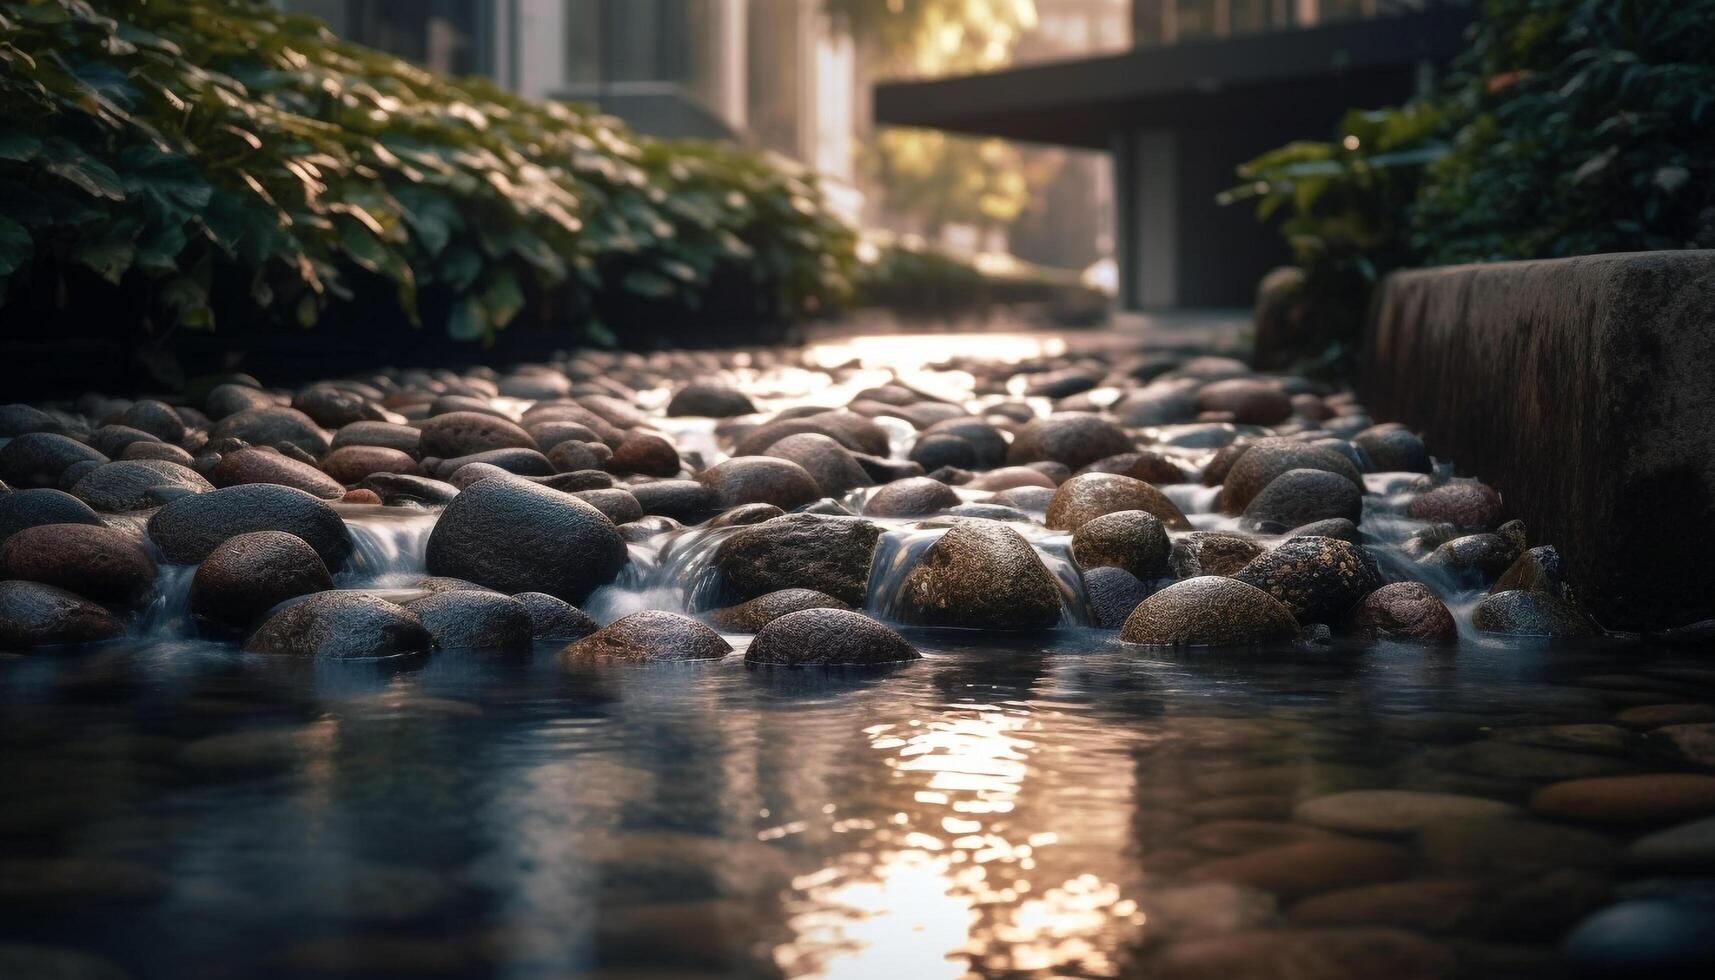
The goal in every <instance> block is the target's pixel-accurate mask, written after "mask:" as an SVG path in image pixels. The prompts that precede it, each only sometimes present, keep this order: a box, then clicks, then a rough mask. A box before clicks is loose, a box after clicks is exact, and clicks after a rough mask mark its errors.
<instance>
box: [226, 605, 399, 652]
mask: <svg viewBox="0 0 1715 980" xmlns="http://www.w3.org/2000/svg"><path fill="white" fill-rule="evenodd" d="M431 645H432V642H431V640H430V638H429V633H428V631H427V630H426V629H424V628H423V624H422V622H421V621H420V620H419V619H418V618H417V617H416V615H415V614H413V613H411V612H409V611H407V610H405V609H403V608H401V607H399V606H396V605H394V604H393V603H391V602H387V601H386V600H384V599H378V598H376V597H375V596H371V595H365V594H363V593H360V592H319V593H316V594H315V595H312V596H309V597H307V598H304V599H300V600H298V601H297V602H295V603H293V604H291V605H288V606H286V607H285V608H284V609H281V610H280V611H279V612H277V613H275V614H274V615H273V616H272V617H270V618H269V619H268V621H267V622H264V623H263V624H262V625H261V626H259V627H258V628H257V629H256V632H254V633H252V634H251V635H250V639H248V640H246V641H245V643H244V649H245V650H246V651H249V652H253V653H266V654H274V655H280V656H291V657H313V658H317V659H324V660H372V659H384V658H389V657H401V656H412V655H419V654H424V653H427V652H428V651H429V648H430V647H431Z"/></svg>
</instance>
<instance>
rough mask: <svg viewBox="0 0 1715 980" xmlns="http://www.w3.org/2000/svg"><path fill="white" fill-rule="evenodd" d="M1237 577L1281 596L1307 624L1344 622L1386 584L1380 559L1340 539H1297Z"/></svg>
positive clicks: (1254, 562) (1294, 613)
mask: <svg viewBox="0 0 1715 980" xmlns="http://www.w3.org/2000/svg"><path fill="white" fill-rule="evenodd" d="M1233 577H1234V579H1236V580H1238V581H1240V582H1244V583H1245V584H1247V585H1253V586H1256V587H1257V588H1259V589H1262V590H1263V591H1265V592H1267V593H1268V594H1269V595H1272V596H1274V597H1275V598H1276V599H1278V600H1280V601H1281V602H1282V603H1283V604H1285V605H1286V606H1287V608H1289V609H1291V610H1292V613H1293V615H1294V616H1296V617H1298V621H1299V622H1301V623H1335V622H1340V621H1342V620H1344V619H1345V618H1346V615H1347V614H1348V613H1349V612H1350V611H1351V610H1352V607H1354V606H1356V605H1357V604H1358V602H1360V601H1361V600H1362V599H1364V597H1366V596H1368V595H1369V594H1370V593H1372V592H1374V591H1375V590H1376V589H1378V588H1380V587H1381V585H1382V580H1381V573H1380V572H1379V571H1378V570H1377V568H1376V563H1375V559H1373V558H1371V557H1370V556H1369V555H1368V554H1367V553H1366V552H1365V551H1364V550H1363V549H1361V548H1359V547H1357V546H1355V545H1352V544H1350V543H1349V542H1346V541H1341V540H1339V539H1337V538H1293V539H1291V540H1288V541H1285V542H1283V543H1281V544H1280V545H1279V546H1278V547H1276V548H1275V549H1274V550H1273V551H1270V552H1267V553H1265V554H1263V555H1261V556H1259V557H1257V558H1256V559H1254V560H1253V561H1251V563H1250V564H1248V565H1246V566H1245V567H1244V568H1242V569H1240V570H1239V571H1238V572H1237V573H1235V574H1234V576H1233Z"/></svg>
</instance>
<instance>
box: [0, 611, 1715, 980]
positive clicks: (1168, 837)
mask: <svg viewBox="0 0 1715 980" xmlns="http://www.w3.org/2000/svg"><path fill="white" fill-rule="evenodd" d="M912 639H913V640H914V642H916V643H918V644H919V646H920V647H921V648H922V649H923V650H924V652H925V653H926V654H927V656H926V658H925V659H924V660H922V661H920V662H917V663H913V664H909V665H905V666H901V667H898V668H895V669H892V670H890V671H886V672H882V673H876V672H851V673H841V672H835V671H826V670H808V671H806V670H782V669H775V670H770V669H758V668H748V667H746V666H745V665H744V664H743V663H742V662H741V660H740V658H739V657H737V656H733V657H730V658H728V659H727V660H726V661H723V662H721V663H718V664H710V665H685V664H673V665H664V666H645V667H622V668H603V669H601V670H600V671H596V672H590V673H582V674H580V673H566V672H565V671H563V670H562V669H561V668H560V667H559V666H558V665H557V664H556V663H555V662H554V657H553V653H554V651H553V650H550V649H546V648H544V649H541V650H538V651H537V656H536V657H534V658H533V659H531V660H530V661H528V662H516V661H505V660H500V659H495V658H492V657H487V656H484V655H481V654H478V653H470V654H468V655H462V656H461V655H437V656H436V657H434V658H433V659H432V660H430V661H429V662H427V663H424V664H420V665H407V664H395V665H375V664H368V665H353V664H344V665H337V666H331V665H330V666H318V667H313V668H311V667H298V666H295V665H292V666H282V665H280V664H278V663H273V662H264V661H261V660H258V659H256V658H253V657H249V656H245V655H242V654H237V653H234V652H232V650H231V649H230V648H225V647H217V646H212V645H204V644H200V643H196V642H180V641H174V642H166V643H161V644H158V645H153V646H145V647H139V646H137V645H128V646H121V647H115V648H111V649H108V650H105V651H102V652H97V653H93V654H89V655H85V656H81V657H76V658H71V659H31V660H28V661H22V660H20V661H15V662H11V663H6V664H3V665H0V680H3V683H4V687H3V696H4V698H5V712H4V721H3V723H0V733H3V736H4V745H3V747H0V760H3V762H4V767H5V770H6V771H7V773H8V775H7V777H6V779H5V784H6V787H7V789H6V794H5V800H4V802H3V803H0V833H3V835H4V842H5V853H6V859H5V861H6V868H7V870H6V872H5V874H4V875H3V876H0V877H3V878H4V879H5V883H3V884H0V897H4V898H6V899H8V901H6V903H5V904H6V906H7V915H6V916H5V918H4V921H3V922H0V937H3V938H4V939H7V940H16V941H27V942H31V943H47V944H53V945H65V946H76V947H80V948H83V949H93V950H99V951H101V952H103V953H104V954H106V955H107V956H108V957H109V958H110V959H111V960H113V961H114V962H116V963H118V964H121V965H123V966H124V967H125V968H126V969H127V970H128V971H130V972H131V973H132V974H133V975H136V976H145V977H189V976H297V975H303V974H307V973H329V972H332V973H391V974H403V975H431V974H447V975H472V976H565V975H567V974H568V973H570V974H573V975H576V974H578V973H580V972H582V971H587V970H594V969H596V968H598V967H599V968H602V969H604V970H607V971H612V972H613V975H625V973H624V971H625V970H627V969H629V970H631V971H633V972H634V973H635V975H651V976H653V975H663V973H664V972H665V971H668V970H669V969H671V970H675V971H682V972H683V974H684V975H687V976H698V975H724V976H777V975H793V976H818V977H877V976H883V977H885V976H899V977H912V978H932V977H949V978H952V977H962V976H972V975H980V976H1014V975H1031V976H1065V975H1072V976H1112V975H1117V974H1120V973H1122V972H1123V971H1124V970H1126V969H1127V965H1128V963H1133V962H1134V961H1136V960H1137V958H1138V957H1140V956H1143V955H1147V952H1148V950H1149V949H1150V948H1151V945H1152V943H1156V942H1160V941H1165V940H1168V939H1174V938H1182V937H1185V936H1188V935H1197V934H1208V933H1220V932H1223V931H1230V930H1234V929H1239V928H1245V927H1249V926H1255V925H1259V924H1270V923H1272V922H1274V921H1277V919H1278V916H1279V915H1280V913H1279V912H1278V910H1277V909H1276V907H1275V905H1274V903H1273V902H1272V901H1271V900H1269V899H1266V898H1265V897H1264V896H1263V895H1262V894H1261V893H1259V892H1254V891H1250V890H1247V889H1239V888H1234V887H1232V886H1229V885H1222V884H1219V883H1211V882H1208V881H1199V880H1198V876H1197V874H1196V873H1195V871H1194V869H1195V868H1196V867H1197V866H1198V865H1199V864H1201V863H1203V862H1205V861H1207V860H1209V859H1211V858H1212V857H1216V856H1219V854H1218V851H1216V852H1211V851H1210V850H1209V848H1208V846H1207V845H1208V840H1207V839H1205V838H1200V837H1197V836H1195V835H1196V832H1197V828H1199V827H1203V828H1207V827H1208V826H1210V825H1211V824H1217V823H1219V822H1221V821H1225V822H1226V826H1229V827H1230V826H1231V824H1232V823H1233V822H1234V821H1237V820H1251V821H1253V822H1254V821H1257V820H1276V819H1280V818H1282V817H1284V816H1285V815H1286V814H1285V811H1288V810H1290V807H1291V805H1292V803H1293V802H1294V801H1296V800H1299V799H1302V798H1305V797H1311V796H1315V795H1318V794H1321V793H1326V792H1332V791H1334V790H1336V789H1343V788H1352V787H1360V786H1403V787H1413V788H1425V789H1434V790H1450V791H1453V792H1460V793H1474V794H1479V795H1484V796H1489V797H1493V798H1498V799H1506V800H1511V801H1514V802H1519V801H1522V800H1523V799H1524V798H1525V797H1526V796H1527V795H1528V793H1529V791H1530V790H1531V789H1532V788H1533V787H1534V786H1535V785H1537V784H1539V783H1540V782H1541V781H1542V777H1543V775H1544V773H1543V772H1540V771H1536V772H1532V771H1528V770H1529V767H1530V765H1531V760H1529V759H1524V760H1520V761H1514V762H1510V763H1509V761H1508V759H1507V758H1506V757H1505V756H1504V755H1503V754H1499V753H1493V752H1488V753H1485V752H1484V751H1482V749H1483V748H1484V747H1489V748H1490V749H1492V748H1493V747H1494V746H1503V747H1505V746H1509V745H1510V746H1517V745H1521V744H1527V743H1528V742H1529V741H1530V740H1529V739H1528V738H1527V739H1524V740H1522V741H1519V740H1515V739H1516V737H1517V734H1518V733H1519V732H1521V731H1525V734H1526V735H1528V734H1529V732H1528V730H1527V728H1528V729H1529V730H1540V729H1542V728H1543V726H1549V725H1567V724H1590V723H1596V724H1606V723H1609V722H1611V720H1612V717H1613V715H1614V714H1615V712H1616V711H1618V710H1622V709H1623V708H1624V707H1626V706H1635V705H1637V704H1640V703H1650V702H1656V701H1664V700H1665V701H1674V700H1684V699H1685V697H1686V692H1687V691H1690V692H1692V693H1695V694H1697V695H1698V696H1700V697H1702V698H1704V699H1705V700H1707V698H1708V695H1709V688H1707V687H1704V686H1703V684H1705V683H1707V682H1709V681H1711V680H1715V678H1712V677H1711V676H1710V673H1709V672H1708V671H1706V670H1702V669H1698V668H1695V667H1692V666H1689V665H1687V664H1683V663H1679V662H1677V661H1674V660H1672V659H1667V658H1664V657H1657V656H1652V655H1650V654H1648V653H1641V652H1639V651H1637V650H1636V649H1628V650H1627V651H1625V653H1624V657H1623V662H1621V659H1620V658H1617V657H1616V655H1615V653H1614V652H1613V651H1604V650H1603V649H1602V648H1600V647H1593V648H1590V649H1586V650H1582V651H1568V650H1566V649H1563V648H1562V649H1556V650H1555V651H1554V652H1553V653H1552V655H1547V654H1545V652H1544V651H1542V650H1540V649H1531V648H1528V647H1512V648H1506V647H1500V648H1467V649H1464V650H1458V651H1453V650H1449V651H1444V652H1443V651H1425V650H1423V649H1417V648H1409V647H1393V646H1387V645H1382V646H1377V647H1372V648H1370V649H1367V650H1364V651H1346V650H1340V649H1329V650H1323V651H1319V652H1305V651H1303V650H1281V651H1274V652H1269V651H1251V652H1247V653H1244V654H1231V655H1223V654H1213V653H1196V654H1189V653H1188V654H1185V655H1182V656H1181V655H1175V656H1172V657H1167V658H1163V657H1161V656H1155V655H1144V654H1142V653H1140V652H1138V650H1137V649H1136V648H1125V647H1121V646H1119V645H1117V644H1113V643H1111V642H1110V641H1109V640H1108V639H1107V637H1106V635H1105V634H1099V633H1094V632H1085V631H1081V630H1062V631H1060V632H1057V633H1055V634H1052V635H1049V636H1044V637H1037V638H1034V639H1007V640H1004V641H997V640H995V639H993V638H990V637H985V636H981V635H969V636H958V635H955V636H949V635H948V634H947V633H945V632H942V633H927V632H925V633H918V634H913V636H912ZM740 643H741V644H742V641H740ZM1537 741H1538V742H1539V744H1552V739H1549V740H1548V741H1547V742H1543V741H1542V740H1541V739H1538V740H1537ZM1473 746H1475V747H1477V751H1472V749H1471V747H1473ZM1542 751H1543V752H1544V753H1547V755H1545V756H1544V759H1543V760H1541V761H1540V762H1539V763H1538V765H1539V767H1540V766H1544V765H1545V766H1548V767H1549V768H1552V767H1553V766H1554V765H1556V764H1558V765H1560V766H1561V767H1563V768H1565V767H1571V768H1576V763H1577V760H1578V759H1580V758H1582V759H1585V760H1590V761H1591V764H1592V766H1593V767H1594V769H1597V770H1606V771H1633V770H1635V769H1638V768H1641V767H1644V766H1646V765H1648V764H1650V763H1649V762H1648V758H1649V757H1648V750H1647V749H1646V748H1645V747H1644V746H1643V743H1642V740H1638V742H1637V747H1636V749H1635V751H1633V752H1630V753H1628V752H1627V751H1625V750H1621V751H1620V754H1614V753H1613V750H1609V751H1608V752H1607V753H1605V754H1604V753H1597V754H1586V753H1578V752H1568V751H1565V750H1563V749H1562V750H1549V749H1544V750H1542ZM1556 754H1558V755H1559V756H1566V757H1569V758H1567V759H1559V758H1556ZM1508 765H1512V766H1513V767H1514V768H1520V767H1523V768H1522V769H1520V771H1516V772H1509V771H1507V767H1508ZM1655 765H1659V763H1656V764H1655ZM1240 830H1241V831H1242V830H1243V828H1242V827H1241V828H1240ZM1241 836H1242V835H1241ZM1188 837H1189V838H1190V839H1193V840H1201V841H1203V845H1202V846H1194V845H1187V844H1185V843H1184V841H1185V840H1187V839H1188ZM1614 839H1615V840H1616V841H1619V840H1623V839H1624V835H1620V836H1616V837H1615V838H1614ZM1403 843H1404V846H1405V847H1406V848H1407V850H1408V851H1409V850H1410V849H1411V843H1410V842H1409V841H1406V842H1403ZM1218 846H1219V847H1224V846H1225V845H1218ZM1436 860H1438V859H1437V858H1435V857H1434V856H1433V855H1428V854H1424V853H1422V852H1421V851H1419V852H1414V853H1413V857H1412V862H1413V865H1412V871H1411V872H1410V873H1411V874H1415V875H1427V876H1436V877H1441V876H1445V875H1446V874H1447V873H1448V872H1447V871H1446V870H1445V869H1442V868H1437V867H1436V866H1435V861H1436ZM1537 870H1538V871H1540V872H1542V873H1549V872H1563V871H1565V870H1566V869H1565V868H1561V867H1555V866H1548V867H1543V868H1540V869H1537ZM1492 871H1493V869H1484V868H1481V867H1478V868H1459V869H1457V872H1456V873H1457V874H1458V875H1459V876H1460V877H1462V878H1473V879H1482V878H1484V876H1486V875H1490V874H1491V872H1492ZM1507 874H1508V875H1509V876H1510V877H1513V878H1517V877H1518V869H1510V870H1509V871H1508V872H1507ZM1578 874H1589V875H1591V876H1598V873H1597V872H1585V871H1579V872H1578ZM1525 877H1527V878H1528V877H1529V876H1528V875H1526V876H1525ZM1576 880H1577V876H1576V875H1575V876H1574V881H1576ZM1603 881H1604V882H1605V881H1606V879H1603ZM1568 887H1570V886H1568ZM1575 911H1577V910H1575ZM1555 916H1556V911H1555V910H1548V911H1546V912H1544V913H1543V915H1542V918H1545V919H1546V920H1547V921H1544V922H1537V923H1532V922H1530V921H1528V920H1529V919H1530V918H1531V916H1530V915H1524V916H1523V919H1524V920H1527V921H1523V922H1520V923H1519V924H1518V925H1517V926H1516V928H1517V930H1518V932H1519V935H1517V936H1506V935H1502V936H1498V937H1490V938H1499V939H1508V940H1514V939H1518V940H1522V941H1524V942H1526V943H1530V942H1535V943H1547V942H1549V941H1551V940H1552V939H1554V938H1555V936H1556V935H1557V932H1558V930H1560V929H1563V928H1564V927H1565V926H1566V925H1567V924H1568V923H1565V922H1559V921H1555ZM1502 928H1503V929H1504V926H1503V927H1502ZM1533 929H1534V930H1535V931H1534V932H1532V931H1531V930H1533ZM597 975H602V974H597ZM674 975H677V974H674Z"/></svg>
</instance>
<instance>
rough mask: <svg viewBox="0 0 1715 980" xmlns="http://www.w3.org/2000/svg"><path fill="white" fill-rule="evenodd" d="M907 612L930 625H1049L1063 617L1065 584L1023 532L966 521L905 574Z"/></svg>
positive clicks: (911, 619) (914, 619)
mask: <svg viewBox="0 0 1715 980" xmlns="http://www.w3.org/2000/svg"><path fill="white" fill-rule="evenodd" d="M903 592H904V594H903V596H902V598H901V609H900V611H901V615H902V617H903V618H904V619H905V620H907V621H908V622H912V623H919V624H922V625H926V626H956V627H963V628H966V629H996V630H1027V629H1046V628H1048V627H1051V626H1053V625H1054V624H1055V623H1057V622H1059V621H1060V589H1059V585H1058V583H1057V582H1056V581H1055V579H1054V576H1053V575H1051V574H1049V572H1048V569H1047V568H1046V567H1044V566H1043V564H1042V560H1041V559H1040V558H1038V557H1037V555H1036V549H1034V548H1032V547H1031V546H1030V543H1029V542H1028V541H1026V540H1025V539H1024V538H1023V537H1022V536H1021V535H1020V534H1019V533H1018V532H1017V531H1015V530H1013V529H1012V528H1011V527H1009V526H1007V525H1005V524H1000V523H997V522H994V521H984V520H961V521H959V522H957V523H955V524H954V525H953V526H952V527H951V528H949V529H948V530H947V532H946V533H945V534H943V535H941V537H940V539H939V540H937V541H936V542H935V543H934V544H933V545H931V546H930V547H929V549H928V550H927V551H926V552H924V554H923V557H922V558H921V559H919V560H918V562H917V564H916V566H915V567H913V568H912V570H911V573H910V575H908V576H907V577H906V579H905V582H904V586H903Z"/></svg>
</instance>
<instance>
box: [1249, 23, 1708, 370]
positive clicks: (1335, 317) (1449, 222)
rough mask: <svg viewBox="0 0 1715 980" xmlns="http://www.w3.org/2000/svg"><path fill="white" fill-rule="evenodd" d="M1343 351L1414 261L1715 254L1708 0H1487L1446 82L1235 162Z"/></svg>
mask: <svg viewBox="0 0 1715 980" xmlns="http://www.w3.org/2000/svg"><path fill="white" fill-rule="evenodd" d="M1239 177H1240V179H1241V180H1243V181H1245V183H1243V184H1241V185H1239V186H1238V187H1235V188H1233V189H1232V190H1230V191H1228V192H1227V193H1226V194H1224V195H1223V196H1222V199H1223V200H1224V201H1227V202H1237V201H1247V200H1250V201H1255V202H1256V207H1257V216H1258V218H1259V220H1270V219H1273V218H1276V217H1279V218H1280V219H1281V220H1280V229H1281V232H1282V234H1283V235H1284V236H1285V237H1286V239H1287V241H1288V243H1289V244H1290V246H1291V248H1292V252H1293V255H1294V258H1295V261H1296V262H1298V264H1299V265H1300V266H1301V267H1302V268H1303V270H1304V273H1305V275H1304V296H1303V300H1302V302H1303V304H1304V313H1303V315H1302V317H1301V319H1303V320H1304V321H1305V322H1306V323H1310V324H1313V325H1314V327H1315V329H1314V330H1312V331H1311V334H1310V336H1309V337H1307V338H1306V347H1307V348H1309V349H1308V350H1306V351H1304V353H1314V352H1316V351H1319V350H1321V349H1322V345H1326V344H1332V345H1335V346H1341V347H1349V346H1350V345H1351V344H1353V343H1355V341H1356V339H1357V337H1358V336H1359V333H1360V331H1361V327H1362V320H1363V316H1364V313H1365V310H1366V308H1367V305H1368V299H1369V294H1370V291H1371V287H1372V286H1373V285H1374V283H1375V282H1376V280H1377V279H1378V278H1379V277H1380V276H1381V275H1383V274H1385V273H1387V272H1389V271H1391V270H1392V269H1395V268H1398V267H1401V266H1405V265H1414V264H1446V263H1453V262H1476V261H1498V260H1505V259H1527V258H1553V257H1560V256H1568V255H1584V254H1591V253H1596V252H1616V251H1636V250H1643V249H1663V248H1691V247H1711V246H1715V0H1680V2H1675V3H1663V2H1659V0H1483V2H1482V4H1481V5H1480V8H1479V12H1478V16H1477V19H1476V21H1475V23H1474V24H1473V26H1472V28H1471V32H1470V41H1469V43H1468V45H1467V46H1466V49H1465V50H1464V52H1463V53H1461V54H1460V56H1459V57H1458V58H1457V59H1456V60H1455V61H1454V63H1453V65H1452V66H1451V70H1450V71H1449V72H1448V75H1447V77H1446V80H1445V82H1444V83H1443V85H1442V86H1441V87H1440V88H1439V89H1438V90H1437V91H1436V92H1435V93H1433V94H1431V95H1430V96H1428V97H1426V98H1423V99H1420V100H1417V101H1414V102H1412V103H1409V104H1407V105H1405V106H1403V107H1398V108H1392V109H1383V110H1378V111H1375V112H1352V113H1348V114H1347V115H1346V116H1345V118H1344V119H1343V120H1342V122H1341V125H1340V128H1339V131H1338V132H1337V133H1336V134H1335V137H1334V139H1333V140H1331V141H1329V142H1299V143H1291V144H1288V145H1287V146H1284V147H1281V148H1279V149H1277V150H1272V151H1270V152H1269V153H1266V154H1264V155H1262V156H1260V157H1258V158H1256V159H1255V160H1252V161H1250V162H1249V163H1246V164H1245V165H1243V166H1242V167H1240V168H1239Z"/></svg>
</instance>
